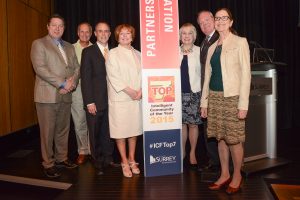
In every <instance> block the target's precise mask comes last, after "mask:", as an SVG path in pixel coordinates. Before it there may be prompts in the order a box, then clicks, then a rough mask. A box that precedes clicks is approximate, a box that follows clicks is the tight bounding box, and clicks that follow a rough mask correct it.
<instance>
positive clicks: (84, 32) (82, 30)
mask: <svg viewBox="0 0 300 200" xmlns="http://www.w3.org/2000/svg"><path fill="white" fill-rule="evenodd" d="M77 35H78V37H79V40H80V41H81V42H89V41H90V38H91V35H92V30H91V27H90V26H89V25H88V24H81V25H80V26H79V27H78V31H77Z"/></svg>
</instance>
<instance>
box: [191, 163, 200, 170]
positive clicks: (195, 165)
mask: <svg viewBox="0 0 300 200" xmlns="http://www.w3.org/2000/svg"><path fill="white" fill-rule="evenodd" d="M189 168H190V169H191V170H197V169H198V164H190V166H189Z"/></svg>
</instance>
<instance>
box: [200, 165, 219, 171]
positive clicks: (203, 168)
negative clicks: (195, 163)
mask: <svg viewBox="0 0 300 200" xmlns="http://www.w3.org/2000/svg"><path fill="white" fill-rule="evenodd" d="M198 171H199V172H219V171H220V166H218V165H212V164H207V165H202V166H200V167H199V168H198Z"/></svg>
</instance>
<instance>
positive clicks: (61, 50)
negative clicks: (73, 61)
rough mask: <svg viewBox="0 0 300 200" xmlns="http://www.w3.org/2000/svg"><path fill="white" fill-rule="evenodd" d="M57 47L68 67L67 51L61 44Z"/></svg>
mask: <svg viewBox="0 0 300 200" xmlns="http://www.w3.org/2000/svg"><path fill="white" fill-rule="evenodd" d="M57 47H58V49H59V51H60V53H61V55H62V57H63V58H64V60H65V63H66V64H67V65H68V59H67V54H66V52H65V50H64V47H63V46H62V45H61V43H58V45H57Z"/></svg>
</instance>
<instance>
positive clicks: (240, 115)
mask: <svg viewBox="0 0 300 200" xmlns="http://www.w3.org/2000/svg"><path fill="white" fill-rule="evenodd" d="M247 113H248V110H239V111H238V115H237V117H238V118H239V119H246V117H247Z"/></svg>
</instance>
